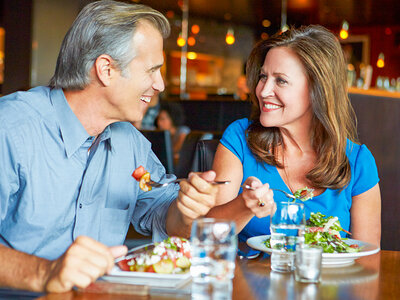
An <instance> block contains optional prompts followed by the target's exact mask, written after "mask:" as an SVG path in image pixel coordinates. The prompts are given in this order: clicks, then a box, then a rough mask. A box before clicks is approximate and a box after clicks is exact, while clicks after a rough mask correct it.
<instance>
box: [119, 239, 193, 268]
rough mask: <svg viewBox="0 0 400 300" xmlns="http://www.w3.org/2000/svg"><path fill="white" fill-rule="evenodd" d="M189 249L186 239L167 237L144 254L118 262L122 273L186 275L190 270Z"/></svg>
mask: <svg viewBox="0 0 400 300" xmlns="http://www.w3.org/2000/svg"><path fill="white" fill-rule="evenodd" d="M190 258H191V248H190V243H189V241H188V240H187V239H184V238H180V237H174V236H173V237H169V238H167V239H165V240H164V241H162V242H161V243H157V244H155V247H154V248H152V249H151V250H148V251H146V252H144V253H139V254H138V255H136V256H134V257H132V258H129V259H125V260H122V261H120V262H118V266H119V267H120V269H121V270H123V271H133V272H152V273H160V274H180V273H186V272H188V271H189V269H190V265H191V263H190Z"/></svg>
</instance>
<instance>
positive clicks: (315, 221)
mask: <svg viewBox="0 0 400 300" xmlns="http://www.w3.org/2000/svg"><path fill="white" fill-rule="evenodd" d="M340 231H344V232H346V233H347V234H351V233H350V232H348V231H347V230H345V229H343V228H342V227H341V226H340V222H339V219H338V218H337V217H333V216H329V217H326V216H325V215H323V214H322V213H320V212H317V213H311V215H310V218H309V219H308V220H307V223H306V230H305V233H304V242H305V243H306V244H308V245H316V246H320V247H322V248H323V252H324V253H354V252H359V251H360V250H361V248H360V247H359V246H358V245H357V244H351V245H349V244H347V243H346V242H345V240H346V238H341V237H340ZM264 244H265V246H266V247H268V248H271V243H270V238H268V239H267V240H266V241H265V242H264Z"/></svg>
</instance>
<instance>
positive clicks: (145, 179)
mask: <svg viewBox="0 0 400 300" xmlns="http://www.w3.org/2000/svg"><path fill="white" fill-rule="evenodd" d="M132 177H133V178H135V179H136V180H137V181H139V187H140V189H141V190H142V191H144V192H148V191H151V186H150V185H149V184H148V183H149V182H150V173H149V172H147V171H146V170H145V168H144V167H143V166H139V167H138V168H136V169H135V171H133V173H132Z"/></svg>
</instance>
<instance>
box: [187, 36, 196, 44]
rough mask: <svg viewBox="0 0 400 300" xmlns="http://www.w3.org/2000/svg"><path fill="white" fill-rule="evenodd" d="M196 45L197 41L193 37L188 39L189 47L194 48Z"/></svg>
mask: <svg viewBox="0 0 400 300" xmlns="http://www.w3.org/2000/svg"><path fill="white" fill-rule="evenodd" d="M195 44H196V39H195V38H194V37H193V36H189V37H188V45H189V46H194V45H195Z"/></svg>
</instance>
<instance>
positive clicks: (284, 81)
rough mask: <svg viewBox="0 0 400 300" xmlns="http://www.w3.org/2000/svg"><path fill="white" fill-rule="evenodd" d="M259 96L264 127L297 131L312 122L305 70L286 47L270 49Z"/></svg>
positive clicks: (266, 58) (261, 119) (263, 67)
mask: <svg viewBox="0 0 400 300" xmlns="http://www.w3.org/2000/svg"><path fill="white" fill-rule="evenodd" d="M256 96H257V99H258V101H259V104H260V111H261V113H260V122H261V124H262V125H263V126H264V127H279V128H285V129H288V130H292V129H295V130H297V129H298V128H299V126H300V127H301V126H310V124H311V119H312V110H311V101H310V95H309V90H308V80H307V76H306V72H305V70H304V67H303V65H302V63H301V61H300V59H299V58H298V57H297V55H296V54H295V53H294V52H293V50H291V49H289V48H286V47H277V48H273V49H271V50H269V52H268V53H267V55H266V57H265V60H264V64H263V66H262V67H261V71H260V75H259V81H258V84H257V86H256Z"/></svg>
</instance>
